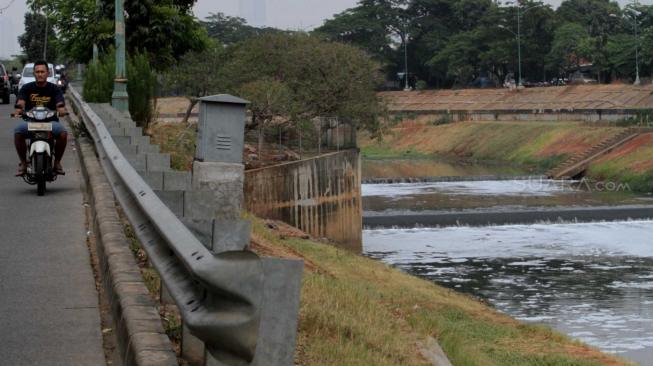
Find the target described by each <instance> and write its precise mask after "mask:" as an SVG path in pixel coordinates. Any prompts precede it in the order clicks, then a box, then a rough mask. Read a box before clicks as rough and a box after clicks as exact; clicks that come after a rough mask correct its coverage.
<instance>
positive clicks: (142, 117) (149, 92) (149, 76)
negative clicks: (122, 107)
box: [83, 50, 156, 128]
mask: <svg viewBox="0 0 653 366" xmlns="http://www.w3.org/2000/svg"><path fill="white" fill-rule="evenodd" d="M115 60H116V56H115V51H113V50H112V51H110V52H108V53H105V54H103V55H102V56H101V57H100V59H99V60H98V61H93V62H91V64H90V65H89V67H88V70H87V72H86V74H85V75H84V90H83V94H84V100H85V101H86V102H89V103H111V94H113V79H114V77H115V70H116V61H115ZM127 79H128V83H127V93H128V94H129V113H130V114H131V116H132V119H133V120H134V121H135V122H136V124H137V125H138V126H140V127H144V128H146V127H147V124H148V123H149V122H150V120H151V119H152V116H153V112H154V108H153V104H152V100H153V98H154V89H155V84H156V76H155V74H154V72H153V71H152V69H151V68H150V63H149V60H148V56H147V54H146V53H136V54H135V55H133V56H131V57H129V58H128V62H127Z"/></svg>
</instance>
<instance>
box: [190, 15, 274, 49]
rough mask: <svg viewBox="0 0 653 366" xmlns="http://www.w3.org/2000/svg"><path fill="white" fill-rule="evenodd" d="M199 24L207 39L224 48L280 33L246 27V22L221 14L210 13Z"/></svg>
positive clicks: (270, 29) (267, 28)
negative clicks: (265, 35)
mask: <svg viewBox="0 0 653 366" xmlns="http://www.w3.org/2000/svg"><path fill="white" fill-rule="evenodd" d="M201 24H202V26H203V27H204V28H205V29H206V31H207V33H208V35H209V37H211V38H213V39H215V40H217V41H218V42H219V43H221V44H223V45H225V46H229V45H233V44H236V43H238V42H240V41H244V40H246V39H248V38H252V37H256V36H259V35H262V34H266V33H276V32H281V31H280V30H278V29H275V28H269V27H266V28H257V27H252V26H250V25H247V22H246V21H245V19H243V18H238V17H231V16H228V15H225V14H223V13H217V14H214V13H210V15H209V16H208V17H207V18H206V19H205V20H204V21H202V22H201Z"/></svg>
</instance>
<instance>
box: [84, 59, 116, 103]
mask: <svg viewBox="0 0 653 366" xmlns="http://www.w3.org/2000/svg"><path fill="white" fill-rule="evenodd" d="M115 60H116V56H115V53H114V52H113V51H112V52H110V53H107V54H103V55H102V57H100V58H99V59H98V60H97V61H92V62H91V63H90V64H89V65H88V68H87V70H86V73H85V74H84V90H83V94H84V100H85V101H86V102H88V103H111V93H112V92H113V79H114V75H115V69H116V61H115Z"/></svg>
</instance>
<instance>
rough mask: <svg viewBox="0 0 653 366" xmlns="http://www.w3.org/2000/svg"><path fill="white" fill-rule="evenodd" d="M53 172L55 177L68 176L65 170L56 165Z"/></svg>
mask: <svg viewBox="0 0 653 366" xmlns="http://www.w3.org/2000/svg"><path fill="white" fill-rule="evenodd" d="M52 172H53V173H54V175H66V172H65V171H64V170H63V168H62V167H61V165H55V166H54V169H52Z"/></svg>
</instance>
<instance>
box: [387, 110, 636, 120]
mask: <svg viewBox="0 0 653 366" xmlns="http://www.w3.org/2000/svg"><path fill="white" fill-rule="evenodd" d="M392 113H393V114H395V115H399V116H401V115H412V114H414V115H420V116H422V115H423V116H431V117H432V118H433V121H437V120H440V119H449V120H451V121H456V122H462V121H551V122H555V121H562V122H565V121H582V122H618V121H622V120H625V119H628V118H632V117H635V116H637V111H634V110H577V111H549V110H515V111H506V110H501V111H468V110H464V111H458V110H449V111H446V110H445V111H412V110H401V111H393V112H392Z"/></svg>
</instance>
